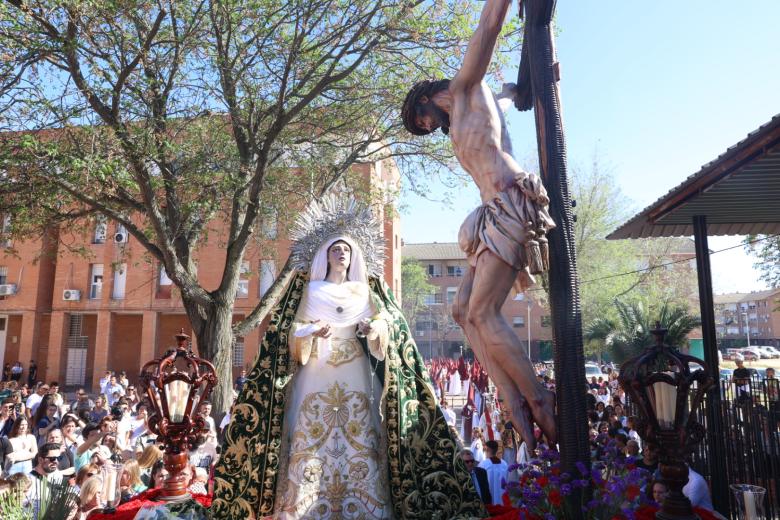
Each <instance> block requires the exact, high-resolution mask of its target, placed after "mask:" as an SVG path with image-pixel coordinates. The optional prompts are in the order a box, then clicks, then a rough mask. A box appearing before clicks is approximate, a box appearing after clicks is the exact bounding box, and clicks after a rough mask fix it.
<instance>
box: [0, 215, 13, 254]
mask: <svg viewBox="0 0 780 520" xmlns="http://www.w3.org/2000/svg"><path fill="white" fill-rule="evenodd" d="M0 234H1V235H2V237H0V247H11V239H10V238H8V235H10V234H11V215H5V216H3V227H2V230H0Z"/></svg>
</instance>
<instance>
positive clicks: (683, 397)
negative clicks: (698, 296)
mask: <svg viewBox="0 0 780 520" xmlns="http://www.w3.org/2000/svg"><path fill="white" fill-rule="evenodd" d="M650 332H651V333H652V334H653V336H655V344H654V345H648V346H647V347H645V350H644V352H642V353H641V354H640V355H638V356H636V357H634V358H632V359H629V360H628V361H626V362H625V363H623V365H622V366H621V367H620V375H619V376H618V381H619V382H620V385H621V386H622V387H623V389H624V390H625V391H626V393H627V394H628V395H629V397H630V398H631V400H632V401H633V402H634V403H635V404H636V405H637V408H638V411H639V424H638V427H637V431H638V432H639V435H640V436H641V437H642V440H643V441H645V442H648V443H651V444H654V445H656V446H658V450H659V471H660V473H661V479H662V480H663V482H664V483H665V484H666V485H667V487H668V488H669V494H668V495H667V497H666V499H664V502H663V504H662V505H661V510H660V511H659V512H658V513H657V514H656V518H658V519H664V520H671V519H678V520H683V519H685V520H694V519H696V518H698V517H697V516H696V515H694V513H693V508H692V507H691V502H690V500H688V498H687V497H686V496H685V495H684V494H683V492H682V488H683V487H684V486H685V484H686V483H687V482H688V466H687V465H686V463H685V459H686V457H687V456H688V455H689V454H690V453H691V451H692V450H693V449H694V447H695V446H696V444H698V443H699V442H701V441H702V439H703V438H704V434H705V432H704V427H703V426H702V425H701V424H699V423H698V422H697V421H696V418H695V416H694V415H693V414H691V410H695V409H696V408H698V406H699V404H700V403H701V401H702V400H703V399H704V396H705V394H706V392H707V390H708V389H709V388H710V387H712V386H713V385H714V381H713V378H712V377H710V375H709V370H708V368H707V365H706V364H705V363H704V361H702V360H701V359H699V358H696V357H693V356H689V355H686V354H682V353H680V352H679V351H678V350H677V349H676V348H674V347H671V346H669V345H667V344H666V343H664V336H665V335H666V333H667V330H666V329H662V328H661V324H660V323H658V322H656V326H655V329H654V330H652V331H650Z"/></svg>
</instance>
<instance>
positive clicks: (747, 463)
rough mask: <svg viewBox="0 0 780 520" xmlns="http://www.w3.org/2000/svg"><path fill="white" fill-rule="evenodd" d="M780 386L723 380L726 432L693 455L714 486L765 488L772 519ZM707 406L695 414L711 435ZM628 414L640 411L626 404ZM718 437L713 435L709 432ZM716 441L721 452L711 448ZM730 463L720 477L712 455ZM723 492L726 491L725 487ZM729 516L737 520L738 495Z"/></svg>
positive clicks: (778, 485)
mask: <svg viewBox="0 0 780 520" xmlns="http://www.w3.org/2000/svg"><path fill="white" fill-rule="evenodd" d="M779 385H780V381H779V380H777V379H761V378H759V377H755V376H754V377H753V378H752V379H750V380H749V381H748V382H747V384H746V385H740V386H738V385H736V384H734V383H732V382H731V381H725V380H720V381H719V388H720V397H721V400H720V416H721V418H722V424H723V431H722V432H714V433H715V435H708V436H707V437H706V439H705V441H704V442H703V443H701V444H699V445H698V446H697V448H696V451H695V452H694V453H693V455H692V460H691V461H690V462H691V466H692V467H693V468H694V469H695V470H696V471H698V472H699V473H701V474H702V475H703V476H704V477H705V478H706V479H707V480H708V481H709V482H710V484H712V482H713V480H716V479H720V481H721V482H723V481H724V479H725V482H726V483H728V484H753V485H756V486H761V487H763V488H766V500H765V504H764V507H765V513H766V517H767V518H780V482H779V481H780V386H779ZM706 406H707V402H706V401H705V402H703V403H702V404H701V405H700V406H699V408H698V409H697V410H693V411H692V413H694V414H695V416H696V418H697V420H698V421H699V422H700V423H701V424H702V425H704V427H705V428H707V429H708V430H710V429H711V428H710V427H711V425H709V424H708V421H707V413H706V411H707V410H706ZM626 409H627V411H628V413H629V414H635V413H636V410H635V407H634V406H633V405H632V404H631V403H627V405H626ZM710 433H713V432H710ZM709 442H715V443H716V444H717V449H716V450H708V449H707V447H708V446H707V444H706V443H709ZM713 451H714V453H717V454H718V455H717V456H718V457H723V458H725V464H721V466H720V467H721V468H722V467H724V466H725V468H726V474H725V475H722V474H717V473H718V471H714V470H713V468H715V467H717V466H716V465H715V461H713V460H709V459H710V453H712V452H713ZM721 489H722V488H721ZM728 501H729V504H730V511H728V512H727V511H720V512H721V513H724V514H726V513H730V514H728V515H727V516H729V518H731V519H735V520H736V519H737V514H736V511H737V508H736V504H735V502H734V496H733V495H732V494H731V493H729V497H728Z"/></svg>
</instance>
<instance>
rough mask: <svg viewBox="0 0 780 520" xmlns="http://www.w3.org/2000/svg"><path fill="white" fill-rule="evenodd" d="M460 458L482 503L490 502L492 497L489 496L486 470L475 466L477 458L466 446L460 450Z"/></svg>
mask: <svg viewBox="0 0 780 520" xmlns="http://www.w3.org/2000/svg"><path fill="white" fill-rule="evenodd" d="M460 460H462V461H463V464H465V465H466V469H467V470H468V472H469V474H471V480H472V481H473V482H474V487H476V488H477V494H478V495H479V498H480V500H482V503H483V504H492V503H493V499H492V497H491V496H490V483H489V482H488V476H487V471H485V470H484V469H482V468H480V467H479V466H477V460H476V459H475V458H474V454H473V453H471V450H470V449H468V448H466V449H464V450H461V452H460Z"/></svg>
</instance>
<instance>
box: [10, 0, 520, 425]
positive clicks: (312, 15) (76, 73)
mask: <svg viewBox="0 0 780 520" xmlns="http://www.w3.org/2000/svg"><path fill="white" fill-rule="evenodd" d="M480 6H481V4H479V3H472V2H462V1H436V2H429V1H424V0H392V1H391V0H338V1H334V0H306V1H301V0H292V1H284V2H279V1H276V0H274V1H271V0H234V1H229V0H175V1H174V0H157V1H146V0H144V1H141V0H129V1H123V2H116V1H95V0H68V1H62V0H9V1H7V2H3V3H0V58H2V59H0V131H4V132H5V133H4V134H2V135H0V171H2V172H3V174H2V176H0V211H2V212H5V213H10V214H11V215H12V216H13V220H12V224H11V226H10V228H7V229H5V231H4V233H5V235H7V236H9V237H16V238H17V239H22V238H24V237H28V238H29V237H31V236H33V235H34V234H35V233H40V232H41V231H42V230H44V229H51V226H53V225H58V224H63V223H67V225H66V226H64V227H63V229H67V231H68V232H78V231H79V230H83V229H88V228H89V227H91V226H93V225H94V219H95V218H97V217H100V218H107V219H109V220H110V221H115V222H118V223H121V224H122V225H124V227H125V228H126V229H127V231H128V232H129V234H130V235H132V237H133V238H134V239H135V240H137V241H138V242H139V243H140V244H141V245H142V246H143V247H144V248H145V250H146V252H147V253H148V256H149V259H150V260H152V261H154V262H156V263H159V264H160V265H162V266H163V267H164V268H165V271H166V273H167V274H168V276H169V277H170V278H171V280H172V281H173V283H174V284H175V285H176V287H178V289H179V290H180V292H181V297H182V300H183V304H184V307H185V310H186V313H187V316H188V318H189V320H190V322H191V323H192V326H193V330H194V332H195V334H196V336H197V339H198V344H199V345H200V346H201V352H202V354H203V355H205V357H207V358H208V359H210V360H212V361H214V363H215V364H216V366H217V370H218V373H219V374H220V379H221V381H220V385H219V387H218V388H217V390H216V392H215V397H214V400H215V409H216V410H226V409H227V407H228V405H229V402H228V396H230V393H231V377H230V367H231V353H232V343H233V341H234V337H236V336H243V335H245V334H246V333H247V332H248V331H249V330H251V329H252V328H253V327H255V326H257V325H258V324H259V323H260V322H261V321H262V319H263V317H264V316H265V315H266V314H267V312H268V310H269V309H270V307H271V306H272V304H273V302H274V301H275V299H276V298H277V297H278V295H279V294H280V292H281V290H282V288H283V286H284V285H285V283H286V282H287V281H288V280H289V269H288V268H287V266H286V267H285V269H283V270H282V271H281V273H280V275H279V277H278V278H277V281H276V283H275V284H274V286H273V287H272V288H271V289H270V290H269V292H268V293H267V295H266V297H265V298H264V299H263V301H262V302H261V303H260V305H258V307H257V308H256V309H254V311H252V312H251V313H249V315H248V316H247V317H246V318H245V319H244V320H243V321H241V322H240V323H236V324H233V323H232V311H233V302H234V299H235V296H236V292H237V288H238V282H239V279H240V266H241V264H242V261H243V258H244V254H245V252H246V250H247V246H248V245H249V244H250V242H252V241H256V242H259V243H261V244H262V243H263V242H264V237H262V236H261V234H260V233H257V232H256V230H257V229H258V228H262V227H263V226H264V224H266V223H267V222H268V221H269V220H272V219H275V218H277V216H278V219H279V221H280V222H285V221H289V218H288V219H285V217H286V216H289V215H288V214H289V213H290V212H291V211H293V210H294V208H300V207H301V205H302V204H305V203H306V202H307V201H309V200H311V199H313V198H317V197H320V196H322V194H324V193H326V192H327V191H328V190H330V189H332V188H333V187H334V186H336V185H339V186H342V187H346V189H348V190H349V189H351V190H357V191H360V187H359V186H355V185H350V183H349V176H348V175H346V174H347V172H349V171H350V168H351V167H352V166H353V165H354V164H356V163H360V162H365V161H374V160H377V159H382V158H387V157H394V158H395V159H396V160H397V162H399V163H400V164H401V166H402V167H404V168H405V169H404V171H413V172H414V173H417V172H418V171H426V170H422V169H415V168H414V167H415V166H416V165H418V164H420V163H421V161H423V158H425V161H426V163H427V164H428V165H429V166H428V169H427V171H430V170H431V166H430V164H431V163H433V164H439V165H441V166H448V165H449V160H450V154H449V149H448V147H447V145H446V140H444V139H442V138H441V137H439V138H438V139H436V138H434V139H426V140H410V139H408V137H409V136H408V134H407V133H406V132H405V131H403V129H402V128H401V125H400V122H399V120H398V112H399V107H400V105H401V102H402V100H403V98H404V96H405V94H406V92H407V91H408V89H409V87H410V85H411V83H412V82H414V81H416V80H418V79H421V78H423V77H449V76H452V74H453V72H454V70H455V69H456V67H458V66H459V64H460V61H461V59H462V51H463V49H464V46H465V43H466V41H467V38H468V36H469V35H470V33H471V31H472V30H473V27H474V25H475V20H476V15H477V12H478V9H479V8H480ZM508 30H511V28H509V29H508ZM215 221H218V222H222V223H224V224H223V225H226V227H227V230H226V232H225V234H224V236H220V237H217V238H215V239H218V240H219V242H220V244H221V245H222V246H223V248H224V251H225V268H224V271H223V274H222V277H221V280H220V282H219V285H218V287H217V288H215V289H213V290H209V289H207V288H205V287H203V286H202V285H201V283H200V282H199V279H198V265H197V261H196V253H197V250H198V247H199V245H200V244H202V243H203V242H204V241H205V240H206V239H207V238H208V232H209V229H210V228H209V223H211V222H215ZM76 242H78V241H76Z"/></svg>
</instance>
